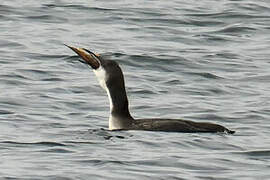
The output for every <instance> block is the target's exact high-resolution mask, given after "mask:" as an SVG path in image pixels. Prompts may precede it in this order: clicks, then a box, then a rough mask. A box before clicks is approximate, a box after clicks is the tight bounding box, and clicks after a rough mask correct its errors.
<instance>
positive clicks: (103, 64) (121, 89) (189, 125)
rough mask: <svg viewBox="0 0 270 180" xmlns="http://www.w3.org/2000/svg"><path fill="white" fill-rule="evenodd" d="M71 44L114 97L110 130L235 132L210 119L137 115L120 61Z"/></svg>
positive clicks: (111, 103) (111, 106) (103, 86)
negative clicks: (181, 118)
mask: <svg viewBox="0 0 270 180" xmlns="http://www.w3.org/2000/svg"><path fill="white" fill-rule="evenodd" d="M66 46H67V45H66ZM67 47H69V48H70V49H72V50H73V51H74V52H76V53H77V54H78V55H79V56H80V57H81V58H82V59H83V60H80V61H81V62H83V63H85V64H88V65H89V66H91V67H92V69H93V71H94V73H95V75H96V77H97V79H98V81H99V83H100V85H101V87H102V88H103V89H105V91H106V92H107V95H108V98H109V100H110V118H109V129H110V130H147V131H166V132H185V133H199V132H207V133H216V132H225V133H229V134H233V133H234V132H235V131H231V130H229V129H227V128H225V127H224V126H221V125H218V124H214V123H208V122H194V121H189V120H180V119H154V118H153V119H134V118H133V117H132V116H131V115H130V112H129V107H128V98H127V94H126V89H125V82H124V76H123V73H122V70H121V68H120V67H119V65H118V64H117V63H116V62H115V61H112V60H105V59H103V58H102V57H101V56H100V55H98V54H95V53H93V52H91V51H89V50H87V49H84V48H75V47H71V46H67Z"/></svg>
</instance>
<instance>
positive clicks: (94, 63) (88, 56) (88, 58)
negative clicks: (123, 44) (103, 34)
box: [65, 45, 100, 69]
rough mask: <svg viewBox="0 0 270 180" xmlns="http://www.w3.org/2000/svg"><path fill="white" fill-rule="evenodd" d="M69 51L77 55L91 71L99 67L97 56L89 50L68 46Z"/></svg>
mask: <svg viewBox="0 0 270 180" xmlns="http://www.w3.org/2000/svg"><path fill="white" fill-rule="evenodd" d="M65 46H67V47H69V48H70V49H72V50H73V51H74V52H75V53H77V54H78V55H79V56H80V57H81V58H82V59H83V60H84V61H81V62H82V63H85V64H88V65H90V66H91V67H92V68H93V69H97V68H99V66H100V61H99V59H98V56H99V55H98V54H95V53H93V52H91V51H89V50H86V49H82V48H75V47H72V46H68V45H65Z"/></svg>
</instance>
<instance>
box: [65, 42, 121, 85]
mask: <svg viewBox="0 0 270 180" xmlns="http://www.w3.org/2000/svg"><path fill="white" fill-rule="evenodd" d="M66 46H67V47H69V48H70V49H72V50H73V51H74V52H75V53H77V54H78V55H79V56H80V57H81V59H82V60H80V62H82V63H84V64H87V65H89V66H90V67H91V68H92V69H93V70H94V73H95V75H96V76H97V79H98V81H99V83H100V85H101V87H103V88H104V89H105V90H107V88H108V87H120V86H122V87H123V86H124V77H123V73H122V70H121V68H120V67H119V65H118V64H117V63H116V62H115V61H112V60H105V59H103V58H102V57H101V56H100V55H99V54H95V53H93V52H91V51H89V50H87V49H84V48H75V47H72V46H68V45H66Z"/></svg>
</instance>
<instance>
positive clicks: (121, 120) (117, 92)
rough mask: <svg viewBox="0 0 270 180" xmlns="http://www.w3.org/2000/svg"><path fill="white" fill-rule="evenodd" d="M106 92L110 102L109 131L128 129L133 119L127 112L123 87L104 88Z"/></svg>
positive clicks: (126, 99) (126, 101) (127, 107)
mask: <svg viewBox="0 0 270 180" xmlns="http://www.w3.org/2000/svg"><path fill="white" fill-rule="evenodd" d="M106 92H107V95H108V98H109V101H110V118H109V129H110V130H115V129H126V128H128V127H129V126H130V125H131V123H132V121H133V118H132V117H131V115H130V112H129V106H128V98H127V94H126V90H125V87H117V86H112V87H109V88H106Z"/></svg>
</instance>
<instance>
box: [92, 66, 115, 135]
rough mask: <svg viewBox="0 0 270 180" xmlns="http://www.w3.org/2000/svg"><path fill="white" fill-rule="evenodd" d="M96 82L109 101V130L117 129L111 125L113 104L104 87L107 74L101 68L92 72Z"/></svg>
mask: <svg viewBox="0 0 270 180" xmlns="http://www.w3.org/2000/svg"><path fill="white" fill-rule="evenodd" d="M93 71H94V73H95V75H96V77H97V79H98V82H99V84H100V86H101V87H102V88H103V89H105V91H106V92H107V95H108V98H109V101H110V118H109V129H110V130H113V129H117V127H116V126H115V124H114V123H113V117H112V109H113V103H112V98H111V94H110V91H109V89H108V87H107V85H106V80H107V74H106V71H105V70H104V68H103V67H102V66H99V68H98V69H95V70H93Z"/></svg>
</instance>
